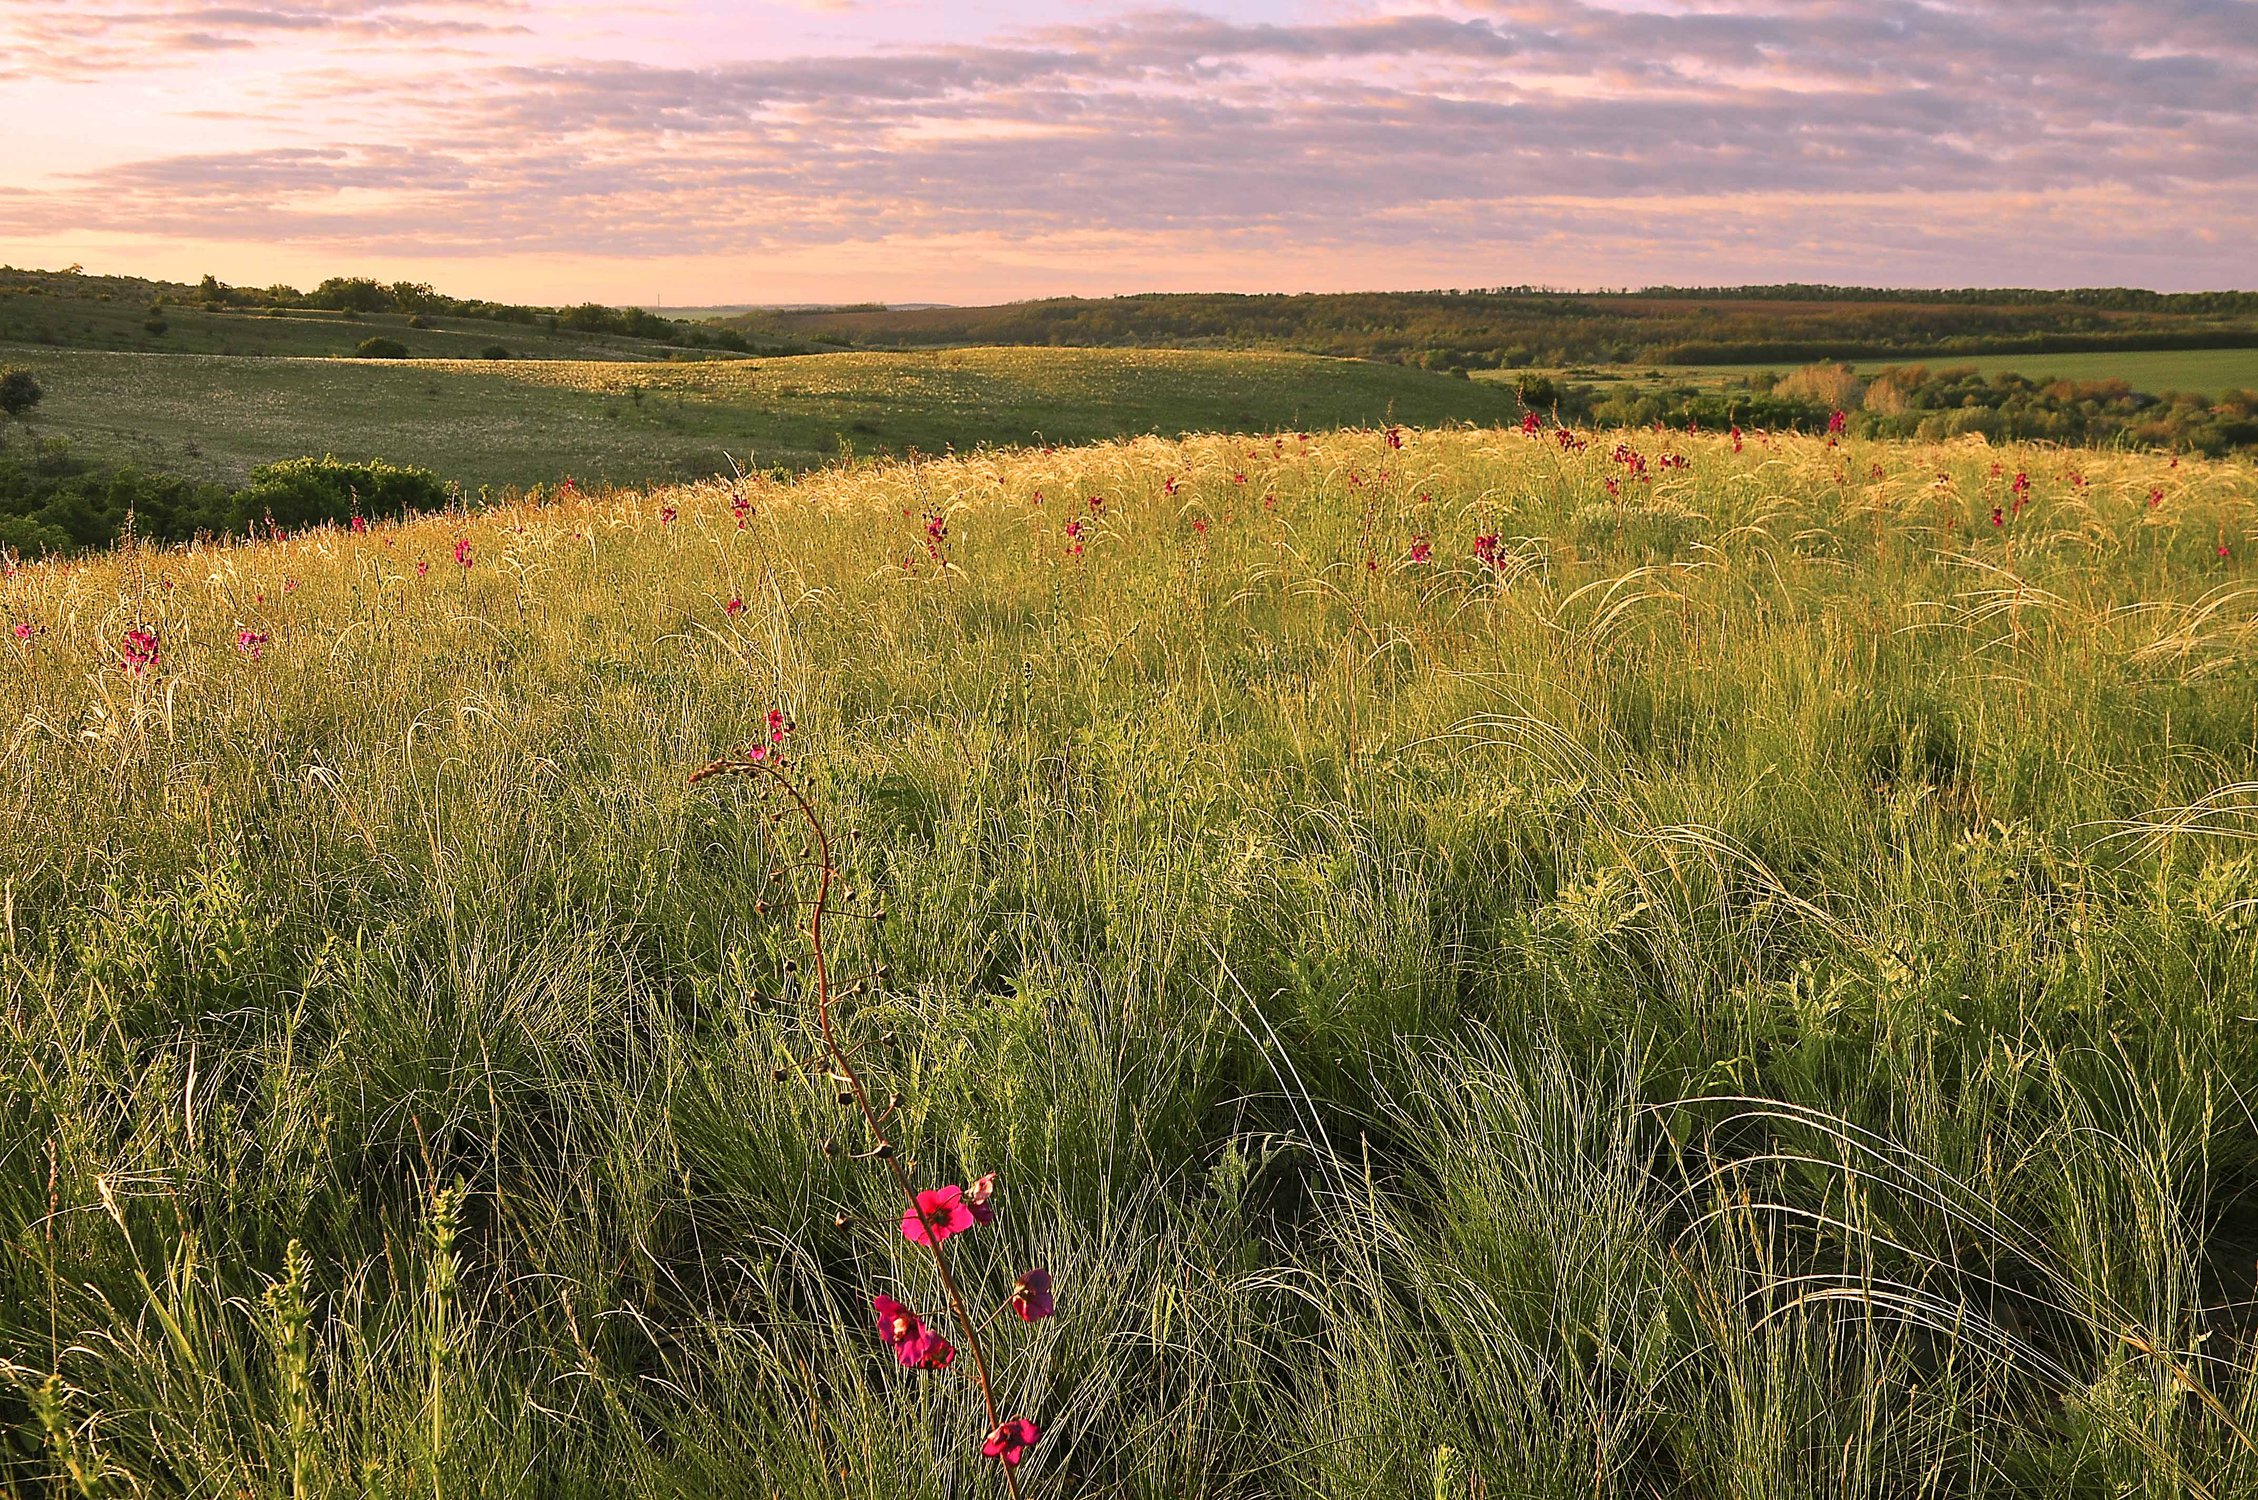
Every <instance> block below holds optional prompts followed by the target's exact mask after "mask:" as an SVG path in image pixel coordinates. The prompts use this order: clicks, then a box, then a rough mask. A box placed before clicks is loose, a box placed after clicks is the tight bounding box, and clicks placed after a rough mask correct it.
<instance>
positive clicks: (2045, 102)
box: [0, 0, 2258, 307]
mask: <svg viewBox="0 0 2258 1500" xmlns="http://www.w3.org/2000/svg"><path fill="white" fill-rule="evenodd" d="M0 262H5V263H10V264H14V265H18V266H43V267H59V266H62V265H65V264H69V263H73V262H76V263H80V264H83V265H84V266H85V267H86V268H87V269H88V270H90V271H99V272H111V273H123V274H140V275H153V276H163V277H170V278H177V279H189V280H192V279H194V278H195V277H197V276H200V275H202V274H204V273H206V272H210V273H212V274H215V275H217V276H219V277H220V279H221V280H223V281H227V282H231V283H235V284H243V285H266V284H269V283H272V282H277V281H284V282H290V283H292V284H295V285H299V286H308V285H311V284H312V283H314V282H316V281H319V280H320V279H322V278H323V277H326V276H332V275H344V274H353V275H373V276H377V277H379V278H381V279H383V280H386V281H391V280H400V279H407V280H415V281H428V282H431V283H432V284H434V285H436V286H438V287H440V288H441V289H442V290H445V291H449V292H452V293H455V294H457V295H466V296H486V297H496V298H504V299H508V300H519V301H532V302H540V303H560V302H568V301H582V300H596V301H604V302H613V303H634V304H638V305H643V306H675V307H681V306H691V305H701V304H717V303H731V304H734V303H792V302H838V301H889V302H916V301H927V302H953V303H975V302H992V301H1004V300H1010V299H1013V298H1020V297H1030V296H1047V295H1060V294H1088V295H1102V294H1108V293H1118V292H1138V291H1178V290H1225V291H1333V290H1357V289H1378V288H1426V287H1453V286H1457V287H1468V286H1492V285H1512V284H1537V285H1549V286H1563V287H1583V288H1595V287H1610V286H1639V285H1651V284H1662V283H1667V284H1676V285H1705V284H1727V283H1741V282H1765V281H1824V282H1837V283H1852V284H1861V285H1891V286H1935V285H1953V286H1962V285H1981V286H2094V285H2131V286H2149V287H2158V288H2163V289H2170V290H2188V289H2203V288H2223V287H2233V288H2253V287H2258V0H1302V3H1289V0H1185V3H1180V4H1173V5H1169V4H1163V5H1151V4H1118V3H1106V0H1050V3H1034V0H957V3H950V4H934V3H924V0H612V3H601V4H598V3H583V0H554V3H549V0H217V3H204V0H0Z"/></svg>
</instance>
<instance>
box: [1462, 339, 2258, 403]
mask: <svg viewBox="0 0 2258 1500" xmlns="http://www.w3.org/2000/svg"><path fill="white" fill-rule="evenodd" d="M1909 364H1926V365H1927V366H1928V367H1929V368H1930V369H1931V370H1948V369H1960V368H1962V367H1965V366H1970V365H1972V366H1974V367H1975V368H1976V369H1979V370H1981V371H1983V372H1984V373H1985V374H1987V375H1989V374H1995V373H1997V372H1999V371H2002V370H2012V371H2014V372H2016V373H2017V374H2020V375H2026V376H2029V377H2030V378H2031V379H2034V380H2122V381H2124V382H2125V383H2126V384H2128V385H2130V386H2131V387H2132V388H2133V389H2134V390H2136V391H2145V392H2147V393H2149V394H2150V395H2161V394H2163V393H2165V392H2168V391H2198V392H2201V393H2202V394H2204V395H2207V396H2218V395H2221V394H2223V393H2225V392H2227V391H2230V390H2253V389H2258V349H2162V350H2130V351H2126V352H2122V353H2112V354H1966V355H1938V356H1935V357H1933V358H1929V359H1910V358H1908V359H1896V360H1862V361H1859V362H1858V364H1857V365H1856V368H1857V369H1858V370H1859V371H1860V372H1861V373H1863V374H1873V373H1875V372H1876V371H1879V370H1885V369H1888V368H1889V367H1890V366H1892V365H1909ZM1767 370H1772V371H1776V372H1780V373H1784V371H1780V367H1778V366H1771V365H1763V366H1757V365H1684V366H1672V367H1670V368H1667V369H1657V368H1655V367H1653V366H1651V365H1617V366H1606V367H1602V368H1600V369H1599V370H1598V371H1597V372H1596V373H1599V374H1601V375H1604V376H1609V377H1613V378H1615V379H1620V380H1628V381H1633V382H1638V383H1642V384H1647V385H1666V386H1677V385H1716V384H1723V383H1725V382H1727V381H1737V380H1741V379H1745V378H1746V377H1748V376H1750V375H1755V374H1760V373H1763V372H1764V371H1767ZM1523 373H1524V372H1522V371H1519V370H1478V371H1475V372H1474V376H1473V378H1474V379H1476V380H1488V381H1495V382H1498V383H1501V384H1503V385H1505V386H1507V387H1508V388H1510V387H1511V386H1512V385H1513V383H1514V382H1515V381H1517V380H1519V379H1521V378H1522V377H1523ZM1541 373H1545V374H1550V375H1564V374H1565V378H1568V379H1571V380H1574V379H1589V378H1590V377H1591V375H1592V374H1593V373H1595V372H1594V371H1591V370H1586V371H1583V372H1580V373H1568V372H1562V371H1558V370H1552V371H1544V372H1541Z"/></svg>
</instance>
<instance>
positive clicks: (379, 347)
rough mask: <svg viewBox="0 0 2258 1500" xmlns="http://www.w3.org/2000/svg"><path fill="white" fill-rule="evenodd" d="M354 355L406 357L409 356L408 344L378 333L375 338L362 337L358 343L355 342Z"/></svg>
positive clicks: (356, 357) (372, 357)
mask: <svg viewBox="0 0 2258 1500" xmlns="http://www.w3.org/2000/svg"><path fill="white" fill-rule="evenodd" d="M353 357H354V358H355V359H406V358H407V357H408V346H407V345H406V344H403V343H401V342H400V341H399V340H398V339H388V338H386V337H384V336H383V335H382V334H378V335H377V336H376V337H375V338H369V339H362V340H361V341H360V342H359V343H358V344H355V345H354V346H353Z"/></svg>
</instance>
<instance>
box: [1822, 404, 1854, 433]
mask: <svg viewBox="0 0 2258 1500" xmlns="http://www.w3.org/2000/svg"><path fill="white" fill-rule="evenodd" d="M1849 425H1850V418H1849V417H1848V416H1847V415H1845V414H1844V413H1843V412H1842V411H1841V410H1840V409H1839V408H1838V409H1837V410H1835V411H1834V412H1833V413H1832V414H1830V415H1829V416H1828V418H1827V436H1829V437H1833V436H1834V435H1835V434H1837V433H1839V432H1841V431H1842V430H1843V429H1844V428H1845V427H1848V426H1849Z"/></svg>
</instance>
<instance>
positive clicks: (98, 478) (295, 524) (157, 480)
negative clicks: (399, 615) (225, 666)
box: [0, 438, 448, 557]
mask: <svg viewBox="0 0 2258 1500" xmlns="http://www.w3.org/2000/svg"><path fill="white" fill-rule="evenodd" d="M447 495H448V490H447V486H446V485H445V483H443V482H442V481H441V480H440V479H439V477H438V476H437V475H434V474H432V473H430V472H428V471H426V470H423V469H414V468H407V467H403V466H401V465H398V464H388V463H386V462H384V461H383V460H382V459H371V460H370V461H368V462H367V463H346V462H342V461H340V460H338V459H335V458H294V459H289V460H287V461H285V462H282V463H272V464H262V465H260V466H259V467H258V468H256V469H253V470H252V471H251V481H250V483H249V484H247V485H245V486H243V487H241V488H234V487H230V486H228V485H224V484H216V483H212V482H210V481H204V480H195V479H188V478H184V477H182V476H180V475H177V474H165V473H160V472H156V471H152V470H148V469H143V468H139V467H136V466H134V465H130V464H126V465H105V464H98V463H95V462H93V461H92V460H89V459H86V458H82V457H80V456H79V455H77V454H76V453H74V452H73V451H72V450H71V447H70V444H69V443H68V442H66V441H64V440H62V439H59V438H51V439H48V440H46V441H43V442H40V443H38V444H36V445H34V446H32V447H30V448H29V449H27V450H25V451H22V452H0V548H5V549H7V550H8V551H10V552H13V553H16V554H17V555H19V556H23V557H40V556H45V555H48V554H56V553H70V552H79V551H87V550H92V549H97V548H102V547H107V546H110V545H112V544H113V543H115V542H116V541H118V540H119V539H120V538H121V537H123V536H125V535H126V534H127V531H128V529H129V528H130V530H131V532H132V534H133V535H135V536H139V537H144V538H147V539H149V540H151V541H160V542H184V541H189V540H191V539H193V538H195V537H198V536H223V535H228V534H243V533H248V532H252V531H255V530H257V529H258V528H260V527H263V526H266V525H268V524H269V523H271V524H272V525H274V526H278V527H281V528H282V529H284V530H287V531H297V530H301V529H303V528H305V527H308V526H315V525H320V524H322V523H324V522H343V521H345V520H348V519H350V518H351V517H353V516H356V515H359V516H368V517H381V516H398V515H405V514H407V513H409V512H412V511H428V510H436V509H438V508H439V507H441V506H442V505H444V504H445V503H446V501H447Z"/></svg>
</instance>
